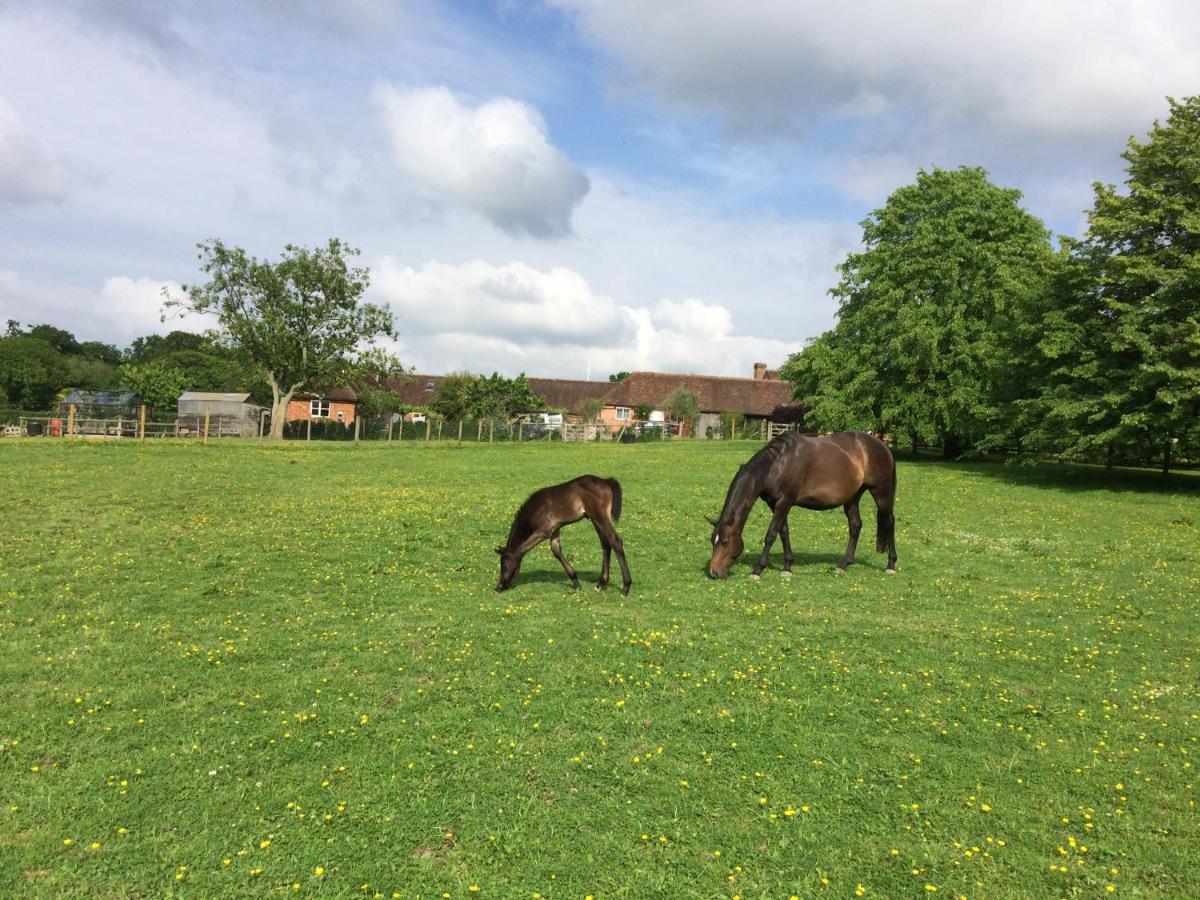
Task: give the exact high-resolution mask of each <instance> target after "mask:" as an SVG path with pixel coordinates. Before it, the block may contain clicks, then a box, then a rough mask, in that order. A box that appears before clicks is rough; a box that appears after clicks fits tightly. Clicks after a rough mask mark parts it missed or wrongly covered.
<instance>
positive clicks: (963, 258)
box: [783, 167, 1054, 455]
mask: <svg viewBox="0 0 1200 900" xmlns="http://www.w3.org/2000/svg"><path fill="white" fill-rule="evenodd" d="M1020 198H1021V194H1020V192H1019V191H1016V190H1011V189H1005V188H1000V187H997V186H996V185H994V184H992V183H991V182H990V181H989V180H988V177H987V173H986V172H985V171H984V170H983V169H980V168H970V167H962V168H958V169H954V170H945V169H936V168H935V169H933V170H932V171H928V172H926V171H921V172H919V173H918V174H917V180H916V182H915V183H914V184H910V185H906V186H904V187H902V188H900V189H899V190H897V191H895V192H894V193H893V194H892V195H891V196H890V197H889V198H888V200H887V203H886V204H885V205H884V207H883V208H882V209H878V210H876V211H875V212H873V213H872V214H871V216H870V217H868V218H867V219H866V220H865V221H864V222H863V223H862V227H863V250H862V251H861V252H858V253H852V254H850V256H849V257H847V259H846V261H845V262H844V263H842V264H841V265H840V266H839V270H840V272H841V275H842V279H841V281H840V283H839V284H838V285H837V286H836V287H835V288H833V290H832V291H831V293H832V294H833V296H834V297H836V298H837V300H838V312H837V324H836V326H835V327H834V328H833V329H832V330H831V331H829V332H826V333H825V334H823V335H821V336H820V337H819V338H817V339H816V340H815V341H813V342H812V343H810V344H809V346H808V347H806V348H805V349H804V350H803V351H801V352H800V353H799V354H797V355H795V356H793V357H792V358H791V359H790V360H789V361H788V363H787V364H786V365H785V366H784V369H783V376H784V377H785V378H787V379H788V380H790V381H792V383H793V385H794V386H795V388H796V395H797V396H798V397H800V398H801V399H802V400H804V402H805V403H806V404H808V405H810V407H811V410H810V412H809V413H808V414H807V419H808V421H809V422H811V423H813V424H814V425H817V426H818V427H821V428H825V429H836V428H869V429H873V430H883V431H888V432H892V433H896V432H902V433H906V434H908V435H909V436H910V437H912V438H913V439H914V440H915V439H920V440H923V441H930V442H937V443H940V444H941V445H942V446H943V447H944V448H945V451H946V453H947V455H956V454H957V453H958V452H959V451H960V450H961V449H962V448H964V447H967V446H970V445H972V444H973V443H974V442H975V441H977V440H978V439H979V438H981V437H982V436H984V435H986V434H987V433H988V430H989V429H990V428H991V427H994V425H995V423H996V421H997V420H998V418H999V415H1000V411H999V394H1000V385H1001V383H1002V381H1003V379H1004V377H1005V371H1006V368H1005V367H1006V364H1007V362H1008V360H1007V352H1006V350H1005V348H1006V347H1007V346H1008V345H1009V344H1010V343H1011V340H1012V335H1013V332H1014V328H1015V324H1016V322H1017V321H1018V320H1019V317H1020V316H1021V314H1022V310H1023V309H1024V308H1025V307H1026V306H1027V305H1028V303H1029V302H1030V298H1031V297H1033V296H1036V295H1038V294H1039V293H1041V292H1044V291H1045V290H1046V286H1047V284H1048V281H1049V278H1050V275H1051V272H1052V269H1053V257H1054V254H1053V250H1052V248H1051V245H1050V235H1049V232H1048V231H1047V230H1046V228H1045V226H1044V225H1043V224H1042V222H1041V221H1039V220H1038V219H1037V218H1035V217H1034V216H1032V215H1030V214H1029V213H1028V212H1026V211H1025V210H1024V209H1022V208H1021V206H1020V202H1019V201H1020Z"/></svg>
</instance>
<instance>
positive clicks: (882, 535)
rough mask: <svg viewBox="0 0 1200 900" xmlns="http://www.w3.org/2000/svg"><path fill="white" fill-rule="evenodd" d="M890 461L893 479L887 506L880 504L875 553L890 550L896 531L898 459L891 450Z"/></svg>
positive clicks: (889, 486)
mask: <svg viewBox="0 0 1200 900" xmlns="http://www.w3.org/2000/svg"><path fill="white" fill-rule="evenodd" d="M888 461H889V462H891V464H892V479H891V482H890V483H889V484H888V487H887V504H886V509H885V505H884V504H882V503H880V504H878V506H879V510H878V513H877V514H876V526H875V552H876V553H884V552H886V551H887V549H888V543H889V541H890V540H891V539H892V536H893V534H894V532H895V530H896V516H895V514H894V513H893V512H892V506H893V505H894V503H895V500H896V458H895V457H894V456H892V454H891V450H890V449H889V451H888Z"/></svg>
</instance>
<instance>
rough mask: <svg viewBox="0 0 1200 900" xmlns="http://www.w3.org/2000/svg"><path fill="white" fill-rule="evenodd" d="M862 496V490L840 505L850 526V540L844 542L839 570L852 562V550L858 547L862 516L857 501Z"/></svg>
mask: <svg viewBox="0 0 1200 900" xmlns="http://www.w3.org/2000/svg"><path fill="white" fill-rule="evenodd" d="M861 497H862V491H859V493H858V495H857V496H856V497H855V498H854V499H853V500H851V501H850V502H849V503H847V504H846V505H845V506H844V507H842V508H843V509H844V510H845V511H846V522H847V524H848V525H849V526H850V540H849V541H847V542H846V555H845V556H843V557H842V562H841V565H839V566H838V571H839V572H845V571H846V568H847V567H848V566H849V565H850V563H852V562H854V551H855V550H856V549H857V548H858V533H859V532H860V531H862V516H861V515H859V512H858V501H859V498H861Z"/></svg>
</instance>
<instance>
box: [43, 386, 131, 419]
mask: <svg viewBox="0 0 1200 900" xmlns="http://www.w3.org/2000/svg"><path fill="white" fill-rule="evenodd" d="M141 403H142V401H141V400H140V399H139V398H138V395H137V394H136V393H135V392H134V391H88V390H84V389H82V388H73V389H72V390H71V391H70V392H69V393H68V394H67V396H65V397H63V399H62V402H60V403H59V405H58V408H59V412H60V413H62V414H63V415H64V416H65V415H68V414H69V413H70V411H71V407H75V417H76V418H77V419H133V418H137V415H138V407H139V406H141Z"/></svg>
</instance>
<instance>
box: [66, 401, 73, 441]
mask: <svg viewBox="0 0 1200 900" xmlns="http://www.w3.org/2000/svg"><path fill="white" fill-rule="evenodd" d="M67 437H75V404H74V403H72V404H71V405H70V407H68V409H67Z"/></svg>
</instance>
